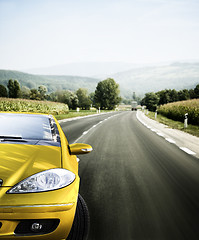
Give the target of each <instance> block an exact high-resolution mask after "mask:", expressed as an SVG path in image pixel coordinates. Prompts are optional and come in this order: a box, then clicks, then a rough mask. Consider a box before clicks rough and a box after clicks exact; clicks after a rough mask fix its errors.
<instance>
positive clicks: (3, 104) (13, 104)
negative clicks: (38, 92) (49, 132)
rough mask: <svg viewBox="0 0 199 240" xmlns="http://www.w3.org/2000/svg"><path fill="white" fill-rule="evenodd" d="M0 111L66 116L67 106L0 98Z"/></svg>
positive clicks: (47, 102)
mask: <svg viewBox="0 0 199 240" xmlns="http://www.w3.org/2000/svg"><path fill="white" fill-rule="evenodd" d="M0 111H5V112H34V113H47V114H53V115H58V114H67V113H68V112H69V110H68V105H67V104H64V103H57V102H49V101H36V100H25V99H11V98H0Z"/></svg>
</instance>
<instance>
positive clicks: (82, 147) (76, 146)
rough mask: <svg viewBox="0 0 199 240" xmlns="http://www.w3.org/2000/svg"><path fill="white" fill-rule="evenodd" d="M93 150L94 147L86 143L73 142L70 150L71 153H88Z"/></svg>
mask: <svg viewBox="0 0 199 240" xmlns="http://www.w3.org/2000/svg"><path fill="white" fill-rule="evenodd" d="M92 150H93V148H92V147H91V146H90V145H88V144H84V143H73V144H70V145H69V151H70V154H71V155H79V154H86V153H89V152H91V151H92Z"/></svg>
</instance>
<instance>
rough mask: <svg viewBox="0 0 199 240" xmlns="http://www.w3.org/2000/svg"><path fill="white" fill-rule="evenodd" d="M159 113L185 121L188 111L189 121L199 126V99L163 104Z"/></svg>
mask: <svg viewBox="0 0 199 240" xmlns="http://www.w3.org/2000/svg"><path fill="white" fill-rule="evenodd" d="M158 113H160V114H162V115H163V116H165V117H167V118H170V119H173V120H176V121H180V122H184V118H185V114H186V113H188V123H190V124H193V125H198V126H199V99H192V100H187V101H180V102H173V103H168V104H165V105H161V106H160V107H159V109H158Z"/></svg>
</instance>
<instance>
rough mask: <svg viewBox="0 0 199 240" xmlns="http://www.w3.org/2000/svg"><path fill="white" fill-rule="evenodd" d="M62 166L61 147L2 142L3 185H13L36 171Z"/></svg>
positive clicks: (0, 163)
mask: <svg viewBox="0 0 199 240" xmlns="http://www.w3.org/2000/svg"><path fill="white" fill-rule="evenodd" d="M60 167H61V147H55V146H38V145H25V144H0V184H1V185H2V187H5V186H6V187H12V186H14V185H15V184H17V183H18V182H19V181H22V180H23V179H25V178H27V177H29V176H31V175H33V174H35V173H38V172H41V171H44V170H47V169H51V168H60ZM1 180H2V181H3V182H2V181H1Z"/></svg>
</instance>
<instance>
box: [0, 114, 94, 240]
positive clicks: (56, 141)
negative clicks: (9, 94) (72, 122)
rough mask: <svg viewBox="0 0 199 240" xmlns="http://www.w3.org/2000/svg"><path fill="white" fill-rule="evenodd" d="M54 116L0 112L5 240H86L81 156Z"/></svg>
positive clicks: (1, 231) (83, 148) (0, 220)
mask: <svg viewBox="0 0 199 240" xmlns="http://www.w3.org/2000/svg"><path fill="white" fill-rule="evenodd" d="M90 151H92V147H91V146H90V145H87V144H81V143H79V144H78V143H76V144H70V145H69V144H68V141H67V139H66V137H65V135H64V133H63V131H62V129H61V127H60V125H59V123H58V122H57V120H56V119H55V118H54V117H53V116H50V115H44V114H30V113H5V112H1V113H0V240H1V239H9V240H12V239H20V240H23V239H24V240H31V239H37V240H40V239H41V240H45V239H46V240H64V239H67V240H68V239H69V240H78V239H81V240H84V239H87V236H88V228H89V214H88V209H87V206H86V203H85V201H84V199H83V198H82V197H81V196H80V194H79V193H78V192H79V176H78V161H77V157H76V155H78V154H85V153H89V152H90Z"/></svg>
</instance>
